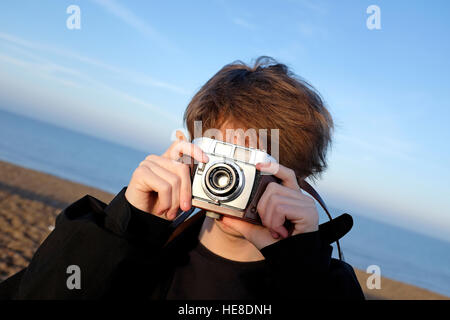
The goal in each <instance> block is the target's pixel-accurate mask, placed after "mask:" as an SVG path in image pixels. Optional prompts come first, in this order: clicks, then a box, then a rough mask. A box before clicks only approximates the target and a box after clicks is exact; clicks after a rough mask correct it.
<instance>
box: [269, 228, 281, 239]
mask: <svg viewBox="0 0 450 320" xmlns="http://www.w3.org/2000/svg"><path fill="white" fill-rule="evenodd" d="M270 234H271V235H272V237H273V238H274V239H278V238H280V235H279V234H278V233H277V232H275V231H273V230H272V229H270Z"/></svg>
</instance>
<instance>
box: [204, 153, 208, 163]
mask: <svg viewBox="0 0 450 320" xmlns="http://www.w3.org/2000/svg"><path fill="white" fill-rule="evenodd" d="M203 160H204V161H205V162H208V161H209V157H208V156H207V155H206V154H203Z"/></svg>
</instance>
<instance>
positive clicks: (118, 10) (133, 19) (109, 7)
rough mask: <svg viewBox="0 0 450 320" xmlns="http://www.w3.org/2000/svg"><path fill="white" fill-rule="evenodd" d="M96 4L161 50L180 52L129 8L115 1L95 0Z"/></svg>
mask: <svg viewBox="0 0 450 320" xmlns="http://www.w3.org/2000/svg"><path fill="white" fill-rule="evenodd" d="M93 1H94V2H95V3H97V4H98V5H100V6H101V7H102V8H104V9H105V10H106V11H107V12H109V13H111V14H112V15H114V16H115V17H117V18H118V19H120V20H122V21H123V22H124V23H126V24H127V25H129V26H130V27H132V28H133V29H135V30H136V31H138V32H139V33H141V34H143V35H144V36H146V37H148V38H149V39H151V40H153V41H155V43H156V44H157V45H158V46H160V47H161V48H163V49H165V50H169V51H178V48H177V47H176V45H175V44H174V43H172V42H171V41H170V40H169V39H168V38H167V37H165V36H163V35H162V34H161V33H160V32H159V31H157V30H156V29H155V28H154V27H152V26H151V25H150V24H149V23H148V22H146V21H145V20H143V19H141V18H139V17H138V16H137V15H136V14H135V13H134V12H132V11H131V10H130V9H128V8H127V7H125V6H123V5H122V4H119V3H118V2H116V1H115V0H93Z"/></svg>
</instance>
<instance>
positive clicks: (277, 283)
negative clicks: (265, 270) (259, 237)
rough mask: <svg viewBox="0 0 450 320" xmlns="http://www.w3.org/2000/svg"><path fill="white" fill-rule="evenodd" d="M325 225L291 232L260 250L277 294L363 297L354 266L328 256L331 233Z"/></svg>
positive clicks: (293, 296)
mask: <svg viewBox="0 0 450 320" xmlns="http://www.w3.org/2000/svg"><path fill="white" fill-rule="evenodd" d="M328 226H330V225H327V227H328ZM350 228H351V226H350ZM325 229H328V228H323V229H322V230H319V231H315V232H309V233H303V234H298V235H295V236H291V237H288V238H286V239H283V240H280V241H278V242H276V243H274V244H271V245H269V246H266V247H264V248H263V249H262V250H261V253H262V254H263V255H264V257H265V259H266V261H267V262H268V266H269V269H270V275H269V282H270V283H269V285H270V286H271V287H272V290H271V292H275V293H276V297H277V298H281V299H299V298H301V299H356V300H363V299H364V294H363V292H362V289H361V286H360V285H359V282H358V279H357V278H356V275H355V272H354V270H353V268H352V267H351V266H350V265H349V264H348V263H346V262H344V261H340V260H336V259H334V258H332V257H331V254H332V250H333V248H332V246H331V245H330V239H331V238H332V237H330V235H329V234H327V233H326V232H324V230H325ZM326 231H328V230H326Z"/></svg>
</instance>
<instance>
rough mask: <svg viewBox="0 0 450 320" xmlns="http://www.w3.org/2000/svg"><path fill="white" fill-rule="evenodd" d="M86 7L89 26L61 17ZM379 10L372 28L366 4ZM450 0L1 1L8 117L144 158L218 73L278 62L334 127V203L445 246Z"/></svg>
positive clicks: (330, 177)
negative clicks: (320, 100)
mask: <svg viewBox="0 0 450 320" xmlns="http://www.w3.org/2000/svg"><path fill="white" fill-rule="evenodd" d="M71 4H76V5H78V6H79V7H80V9H81V29H80V30H69V29H68V28H67V27H66V19H67V18H68V16H69V15H68V14H67V13H66V8H67V7H68V6H69V5H71ZM372 4H375V5H378V6H379V7H380V9H381V27H382V28H381V30H368V29H367V27H366V19H367V18H368V16H369V15H368V14H367V13H366V8H367V7H368V6H369V5H372ZM449 12H450V3H449V2H448V1H433V2H429V1H428V2H427V1H414V2H411V1H375V0H372V1H350V0H348V1H309V0H282V1H276V2H274V1H217V0H216V1H126V2H125V1H117V0H116V1H106V0H96V1H88V0H85V1H75V0H72V1H42V0H41V1H14V2H12V1H9V2H1V3H0V108H3V109H7V110H10V111H13V112H16V113H22V114H26V115H28V116H31V117H35V118H38V119H41V120H45V121H48V122H52V123H57V124H58V125H60V126H65V127H68V128H70V129H74V130H78V131H81V132H84V133H88V134H90V135H94V136H98V137H101V138H105V139H108V140H112V141H115V142H118V143H121V144H125V145H128V146H132V147H134V148H138V149H141V150H146V151H147V150H148V151H149V152H160V151H162V150H163V149H164V148H165V147H167V146H168V145H169V144H170V136H171V134H172V132H173V131H174V130H175V129H177V128H180V127H182V126H183V125H182V114H183V111H184V109H185V107H186V105H187V103H188V102H189V100H190V98H191V97H192V96H193V94H194V93H195V92H196V90H198V89H199V87H200V86H201V85H202V84H203V83H204V82H206V81H207V80H208V79H209V78H210V77H211V76H212V75H213V74H214V73H215V72H217V71H218V70H219V69H220V68H221V67H222V66H223V65H225V64H227V63H230V62H232V61H234V60H237V59H240V60H243V61H245V62H250V61H251V60H252V59H254V58H256V57H258V56H260V55H270V56H273V57H274V58H276V59H278V60H279V61H281V62H283V63H286V64H287V65H288V66H289V67H291V68H292V70H293V71H294V72H296V73H297V74H298V75H300V76H302V77H303V78H305V79H307V80H308V81H309V82H310V83H312V84H313V85H314V86H315V87H316V88H317V89H318V90H319V91H320V93H321V94H322V95H323V97H324V99H325V101H326V102H327V104H328V107H329V110H330V112H331V113H332V115H333V117H334V119H335V122H336V124H337V128H336V132H335V137H334V138H335V139H334V145H333V148H332V150H331V152H330V155H329V170H328V171H327V172H326V174H324V175H323V179H322V180H321V181H320V182H319V183H318V189H319V190H320V191H321V192H322V193H323V195H324V197H325V198H326V199H328V202H330V203H331V205H334V206H337V207H340V208H345V209H348V211H349V212H350V213H351V212H352V211H353V212H358V213H360V214H365V215H367V216H370V217H372V218H375V219H379V220H382V221H387V222H391V223H393V224H400V225H403V226H406V227H408V228H410V229H414V230H416V231H419V232H423V233H427V234H430V235H433V236H438V237H441V238H446V239H450V212H449V209H448V199H449V196H450V187H449V186H450V183H449V181H450V172H449V168H448V164H449V162H450V161H449V160H450V151H449V148H448V145H449V143H448V140H449V138H450V130H449V129H448V120H449V119H450V109H449V105H450V102H449V101H450V90H449V89H450V80H449V77H448V75H449V74H450V62H449V61H450V59H449V57H448V52H449V51H450V50H449V49H450V42H449V40H448V35H449V34H450V22H449V18H450V17H449Z"/></svg>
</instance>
